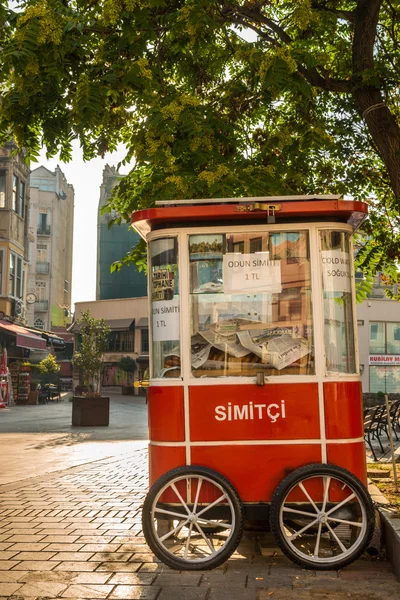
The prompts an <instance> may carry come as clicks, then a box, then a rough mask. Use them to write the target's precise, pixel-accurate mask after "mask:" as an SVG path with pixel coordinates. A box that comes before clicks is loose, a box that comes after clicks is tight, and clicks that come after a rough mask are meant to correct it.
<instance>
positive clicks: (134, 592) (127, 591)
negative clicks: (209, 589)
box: [109, 585, 202, 600]
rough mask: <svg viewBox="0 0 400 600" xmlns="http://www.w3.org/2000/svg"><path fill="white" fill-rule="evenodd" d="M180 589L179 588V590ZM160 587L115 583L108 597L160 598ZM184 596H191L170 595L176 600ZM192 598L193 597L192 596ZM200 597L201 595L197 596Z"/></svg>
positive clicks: (132, 598) (126, 599)
mask: <svg viewBox="0 0 400 600" xmlns="http://www.w3.org/2000/svg"><path fill="white" fill-rule="evenodd" d="M180 591H181V590H180ZM159 593H160V588H159V587H158V586H155V587H142V586H139V585H117V586H116V587H115V588H114V589H113V591H112V593H111V594H110V596H109V598H110V599H111V598H123V599H125V600H139V599H140V600H142V599H143V600H155V599H156V598H157V599H158V598H160V596H159ZM180 597H182V598H185V600H190V598H192V596H176V595H175V596H172V597H171V599H172V598H174V600H175V599H176V600H178V598H180ZM193 598H194V597H193ZM199 598H202V596H199Z"/></svg>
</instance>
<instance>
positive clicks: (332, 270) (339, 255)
mask: <svg viewBox="0 0 400 600" xmlns="http://www.w3.org/2000/svg"><path fill="white" fill-rule="evenodd" d="M321 262H322V277H323V281H324V290H325V292H350V291H351V265H350V255H349V253H348V252H342V251H341V250H322V252H321Z"/></svg>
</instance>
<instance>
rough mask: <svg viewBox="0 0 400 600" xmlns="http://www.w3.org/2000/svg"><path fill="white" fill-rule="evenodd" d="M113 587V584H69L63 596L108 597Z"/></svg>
mask: <svg viewBox="0 0 400 600" xmlns="http://www.w3.org/2000/svg"><path fill="white" fill-rule="evenodd" d="M112 589H113V586H112V585H107V584H103V585H97V584H84V583H78V584H73V585H71V586H69V587H68V588H67V589H66V590H65V591H64V593H63V594H61V597H62V598H106V597H107V596H108V594H109V593H110V592H111V590H112Z"/></svg>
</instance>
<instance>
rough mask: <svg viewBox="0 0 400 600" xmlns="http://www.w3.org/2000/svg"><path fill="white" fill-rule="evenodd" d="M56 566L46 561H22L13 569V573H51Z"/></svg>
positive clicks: (54, 563)
mask: <svg viewBox="0 0 400 600" xmlns="http://www.w3.org/2000/svg"><path fill="white" fill-rule="evenodd" d="M56 566H57V563H56V562H50V561H48V560H23V561H21V562H19V563H18V564H17V565H16V566H15V567H14V568H13V569H14V571H51V570H52V569H54V567H56Z"/></svg>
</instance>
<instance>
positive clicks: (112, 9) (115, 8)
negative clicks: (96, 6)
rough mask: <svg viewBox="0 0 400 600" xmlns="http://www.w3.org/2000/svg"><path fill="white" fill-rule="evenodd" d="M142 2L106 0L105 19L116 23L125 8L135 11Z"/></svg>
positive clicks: (110, 22) (109, 22)
mask: <svg viewBox="0 0 400 600" xmlns="http://www.w3.org/2000/svg"><path fill="white" fill-rule="evenodd" d="M139 4H140V0H104V2H103V21H104V23H108V24H111V25H114V24H115V23H116V22H117V21H118V19H119V18H120V15H121V13H122V12H123V11H124V9H125V10H128V11H133V10H135V8H137V7H138V6H139Z"/></svg>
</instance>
